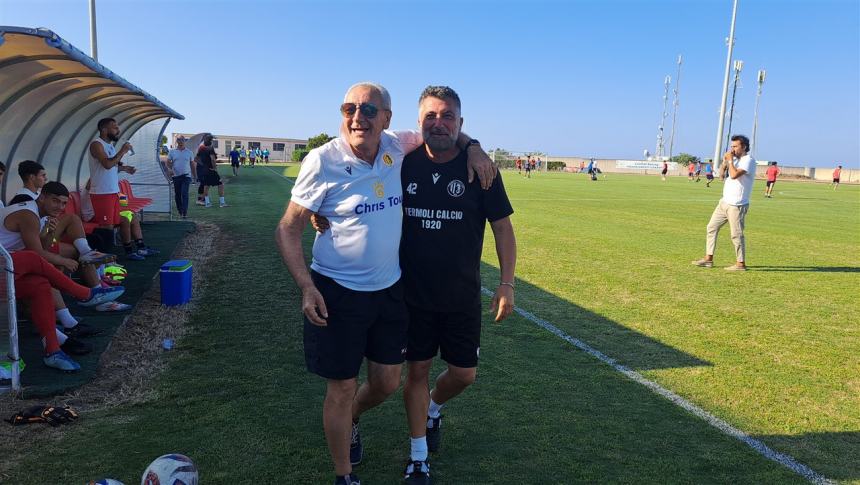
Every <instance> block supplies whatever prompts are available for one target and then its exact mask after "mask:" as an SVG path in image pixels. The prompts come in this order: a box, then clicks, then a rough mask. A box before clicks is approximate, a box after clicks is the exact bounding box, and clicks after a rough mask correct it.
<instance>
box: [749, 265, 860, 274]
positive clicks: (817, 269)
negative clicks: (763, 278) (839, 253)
mask: <svg viewBox="0 0 860 485" xmlns="http://www.w3.org/2000/svg"><path fill="white" fill-rule="evenodd" d="M748 268H749V269H750V271H780V272H786V273H794V272H805V271H808V272H813V273H860V267H857V266H749V267H748Z"/></svg>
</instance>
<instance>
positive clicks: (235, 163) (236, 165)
mask: <svg viewBox="0 0 860 485" xmlns="http://www.w3.org/2000/svg"><path fill="white" fill-rule="evenodd" d="M230 165H232V166H234V167H238V166H239V160H236V161H235V162H230Z"/></svg>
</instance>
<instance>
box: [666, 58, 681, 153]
mask: <svg viewBox="0 0 860 485" xmlns="http://www.w3.org/2000/svg"><path fill="white" fill-rule="evenodd" d="M681 63H682V58H681V54H678V76H677V77H675V89H674V90H673V91H674V93H675V99H674V100H672V106H673V109H672V133H671V134H670V135H669V161H670V162H671V161H672V149H673V148H675V125H676V124H677V123H678V104H680V99H679V97H678V91H679V90H680V89H681Z"/></svg>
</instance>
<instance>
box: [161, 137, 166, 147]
mask: <svg viewBox="0 0 860 485" xmlns="http://www.w3.org/2000/svg"><path fill="white" fill-rule="evenodd" d="M161 144H162V145H167V135H161Z"/></svg>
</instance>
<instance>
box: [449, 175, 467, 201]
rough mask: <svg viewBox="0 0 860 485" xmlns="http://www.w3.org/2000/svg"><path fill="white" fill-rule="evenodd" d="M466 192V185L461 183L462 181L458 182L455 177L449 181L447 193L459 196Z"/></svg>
mask: <svg viewBox="0 0 860 485" xmlns="http://www.w3.org/2000/svg"><path fill="white" fill-rule="evenodd" d="M465 192H466V186H465V185H463V182H460V181H459V180H457V179H454V180H452V181H451V183H449V184H448V195H450V196H451V197H460V196H461V195H463V194H464V193H465Z"/></svg>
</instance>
